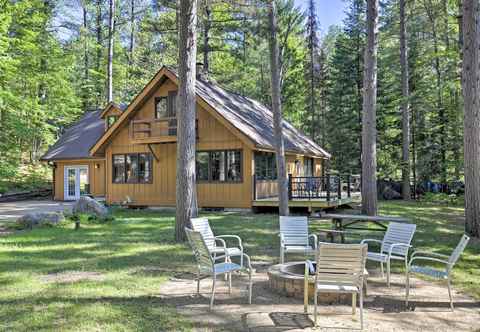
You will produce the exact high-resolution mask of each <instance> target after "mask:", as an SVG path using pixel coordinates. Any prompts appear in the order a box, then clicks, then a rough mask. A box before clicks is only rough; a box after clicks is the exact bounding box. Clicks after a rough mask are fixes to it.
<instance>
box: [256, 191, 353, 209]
mask: <svg viewBox="0 0 480 332" xmlns="http://www.w3.org/2000/svg"><path fill="white" fill-rule="evenodd" d="M360 199H361V197H360V194H359V193H358V194H353V193H352V195H351V197H346V196H345V197H343V196H342V198H341V199H337V198H332V199H330V201H327V200H326V199H323V198H312V199H308V198H295V199H292V200H289V201H288V206H289V207H296V208H307V209H308V211H310V212H311V211H314V210H318V209H328V208H335V207H339V206H342V205H348V204H351V203H356V202H359V201H360ZM252 205H253V206H254V207H278V197H271V198H261V199H256V200H254V201H252Z"/></svg>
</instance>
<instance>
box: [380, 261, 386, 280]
mask: <svg viewBox="0 0 480 332" xmlns="http://www.w3.org/2000/svg"><path fill="white" fill-rule="evenodd" d="M380 271H381V272H382V279H385V273H384V272H383V262H380Z"/></svg>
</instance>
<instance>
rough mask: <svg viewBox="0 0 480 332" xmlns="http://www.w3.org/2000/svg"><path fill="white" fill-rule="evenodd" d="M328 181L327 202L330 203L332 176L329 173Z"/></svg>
mask: <svg viewBox="0 0 480 332" xmlns="http://www.w3.org/2000/svg"><path fill="white" fill-rule="evenodd" d="M326 179H327V181H326V182H327V188H326V189H327V202H330V174H329V173H327V177H326Z"/></svg>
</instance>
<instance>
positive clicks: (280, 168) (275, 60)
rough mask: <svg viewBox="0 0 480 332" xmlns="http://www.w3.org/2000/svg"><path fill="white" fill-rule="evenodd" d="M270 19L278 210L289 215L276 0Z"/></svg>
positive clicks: (270, 4) (273, 3) (284, 214)
mask: <svg viewBox="0 0 480 332" xmlns="http://www.w3.org/2000/svg"><path fill="white" fill-rule="evenodd" d="M268 21H269V26H270V29H269V30H270V38H269V45H270V72H271V89H272V112H273V128H274V135H275V152H276V160H277V173H278V175H277V177H278V179H277V181H278V212H279V214H280V215H281V216H287V215H288V180H287V169H286V165H285V145H284V141H283V125H282V124H283V119H282V103H281V89H280V76H281V73H280V57H279V49H278V39H277V30H278V27H277V8H276V4H275V0H270V3H269V6H268Z"/></svg>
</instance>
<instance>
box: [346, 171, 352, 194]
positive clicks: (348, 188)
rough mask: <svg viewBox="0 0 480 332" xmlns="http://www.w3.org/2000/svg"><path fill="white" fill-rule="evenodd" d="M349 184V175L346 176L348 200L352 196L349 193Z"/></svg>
mask: <svg viewBox="0 0 480 332" xmlns="http://www.w3.org/2000/svg"><path fill="white" fill-rule="evenodd" d="M350 183H351V179H350V174H347V196H348V198H350V197H351V196H352V193H351V192H350Z"/></svg>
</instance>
